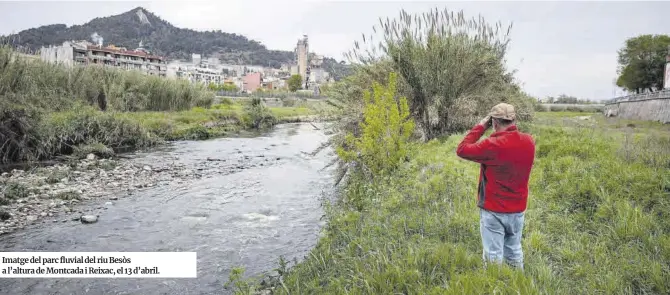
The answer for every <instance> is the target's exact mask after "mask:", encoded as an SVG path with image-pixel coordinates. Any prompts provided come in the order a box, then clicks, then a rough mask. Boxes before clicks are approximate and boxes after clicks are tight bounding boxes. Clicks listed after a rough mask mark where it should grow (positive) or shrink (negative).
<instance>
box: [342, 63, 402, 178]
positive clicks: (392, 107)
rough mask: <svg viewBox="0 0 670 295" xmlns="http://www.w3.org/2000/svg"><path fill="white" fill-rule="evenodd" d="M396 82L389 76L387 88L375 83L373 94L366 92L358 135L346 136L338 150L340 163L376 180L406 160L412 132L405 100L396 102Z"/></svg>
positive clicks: (392, 74) (393, 76) (400, 99)
mask: <svg viewBox="0 0 670 295" xmlns="http://www.w3.org/2000/svg"><path fill="white" fill-rule="evenodd" d="M396 81H397V76H396V74H395V73H391V74H390V75H389V83H388V85H385V86H382V85H380V84H378V83H374V85H373V91H372V93H370V92H369V91H366V92H365V95H364V100H365V106H364V108H363V117H364V121H363V122H362V123H361V126H360V128H361V135H360V137H356V136H354V135H353V134H348V135H347V138H346V140H345V143H344V147H342V146H341V147H338V149H337V151H338V156H339V157H341V158H342V160H344V161H346V162H356V164H360V165H362V167H364V168H365V169H367V170H369V172H370V174H371V175H375V176H377V175H384V174H385V173H387V172H390V171H392V170H394V169H395V168H397V167H398V165H400V163H402V162H404V161H405V160H406V157H407V156H408V141H409V137H410V136H411V135H412V132H413V131H414V122H413V121H412V120H411V119H410V118H409V116H410V115H409V107H408V106H407V99H406V98H405V97H400V98H398V99H396V98H395V96H396ZM345 148H346V149H345Z"/></svg>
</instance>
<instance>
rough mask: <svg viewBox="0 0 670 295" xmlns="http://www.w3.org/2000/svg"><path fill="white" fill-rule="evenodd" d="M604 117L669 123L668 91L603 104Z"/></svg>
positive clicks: (631, 96)
mask: <svg viewBox="0 0 670 295" xmlns="http://www.w3.org/2000/svg"><path fill="white" fill-rule="evenodd" d="M604 113H605V116H608V117H619V118H624V119H632V120H645V121H658V122H661V123H670V90H663V91H658V92H654V93H644V94H636V95H629V96H624V97H620V98H616V99H614V101H613V102H610V103H607V104H605V108H604Z"/></svg>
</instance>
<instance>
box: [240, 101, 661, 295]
mask: <svg viewBox="0 0 670 295" xmlns="http://www.w3.org/2000/svg"><path fill="white" fill-rule="evenodd" d="M545 114H546V115H554V114H556V113H541V114H538V115H537V116H538V117H539V118H536V120H535V122H533V123H524V124H522V125H521V126H520V128H521V129H522V130H523V131H525V132H529V133H530V134H532V135H533V136H534V138H535V139H536V142H537V148H538V149H537V155H536V163H535V166H534V168H533V172H532V174H531V183H530V196H529V208H528V210H527V213H526V226H525V229H524V233H523V234H524V238H523V241H522V244H523V249H524V254H525V264H526V267H525V272H520V271H517V270H514V269H511V268H508V267H507V266H503V267H501V268H495V267H489V268H484V267H483V264H482V261H481V237H480V234H479V216H478V208H477V207H476V187H477V183H476V181H477V177H478V173H479V167H478V165H476V164H473V163H471V162H467V161H465V160H461V159H459V158H458V157H457V156H456V155H455V148H456V146H457V144H458V143H459V141H460V140H461V139H462V137H463V134H456V135H452V136H449V137H446V138H440V139H435V140H432V141H430V142H428V143H426V144H417V145H415V148H414V152H413V154H412V160H411V161H410V162H409V163H407V164H406V165H404V166H403V167H402V168H401V169H400V170H398V171H396V173H394V174H393V175H392V176H391V177H389V178H386V179H377V180H375V181H374V182H370V181H369V180H368V179H366V180H364V181H361V180H360V179H359V180H356V179H354V180H352V181H350V182H349V185H348V186H347V187H346V189H345V191H344V195H343V196H342V199H341V200H340V201H338V202H336V203H333V204H329V205H328V206H327V215H328V224H327V225H326V227H325V229H324V235H323V237H322V238H321V239H320V240H319V242H318V245H317V246H316V248H315V249H313V250H312V251H311V253H310V254H309V255H308V256H307V257H306V259H305V260H304V261H303V262H301V263H299V264H298V265H295V266H293V267H292V268H291V269H290V270H289V271H288V272H287V273H286V272H285V273H284V274H283V275H282V277H281V279H280V280H278V283H277V287H276V288H275V290H274V291H275V293H276V294H293V293H295V294H668V293H670V284H668V282H670V214H669V213H668V212H670V136H669V135H668V134H670V132H667V131H670V129H668V128H670V127H667V126H662V125H660V124H638V126H636V127H634V128H632V127H626V125H624V127H621V128H620V127H618V125H619V123H617V121H614V120H607V119H605V118H598V119H597V120H595V121H583V120H580V119H578V118H576V117H575V116H570V117H566V118H559V117H557V116H545ZM575 115H577V114H575ZM626 138H629V140H626ZM354 198H355V199H357V200H364V202H365V203H364V205H363V208H364V209H363V210H360V209H359V208H355V207H353V206H352V205H350V204H349V203H348V200H351V199H354ZM357 206H360V205H359V204H357ZM247 290H249V288H246V289H244V290H238V293H245V292H246V291H247Z"/></svg>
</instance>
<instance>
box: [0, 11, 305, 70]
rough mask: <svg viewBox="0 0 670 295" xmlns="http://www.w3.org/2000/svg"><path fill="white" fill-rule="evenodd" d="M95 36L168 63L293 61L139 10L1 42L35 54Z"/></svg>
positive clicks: (286, 54)
mask: <svg viewBox="0 0 670 295" xmlns="http://www.w3.org/2000/svg"><path fill="white" fill-rule="evenodd" d="M94 33H97V34H98V35H100V36H101V37H102V38H103V42H104V44H114V45H116V46H121V47H127V48H132V49H134V48H137V47H138V46H139V44H140V42H142V45H143V47H144V48H146V49H149V50H151V51H153V52H155V53H157V54H160V55H164V56H167V57H168V58H171V59H189V58H190V55H191V53H201V54H204V55H206V56H219V57H220V58H221V60H222V61H224V62H230V63H244V64H254V65H262V66H272V67H276V68H278V67H279V66H280V65H281V63H285V62H289V61H292V60H293V59H294V53H293V52H292V51H280V50H268V49H267V48H266V47H265V46H264V45H262V44H260V43H259V42H257V41H254V40H249V39H247V38H246V37H244V36H242V35H237V34H231V33H225V32H221V31H220V30H217V31H207V32H199V31H195V30H190V29H182V28H177V27H175V26H173V25H172V24H170V23H169V22H167V21H165V20H163V19H161V18H160V17H158V16H156V15H154V14H153V13H151V12H149V11H147V10H146V9H144V8H142V7H138V8H135V9H133V10H131V11H128V12H125V13H123V14H119V15H114V16H108V17H100V18H95V19H93V20H91V21H89V22H88V23H86V24H83V25H73V26H71V27H67V26H66V25H64V24H55V25H46V26H41V27H39V28H33V29H28V30H24V31H21V32H19V33H17V34H14V35H10V36H5V37H3V38H4V39H5V40H4V42H9V43H12V44H13V45H14V46H21V47H23V48H30V49H31V50H33V51H35V50H38V49H39V48H41V47H42V46H48V45H59V44H62V43H63V42H64V41H68V40H89V41H92V40H91V36H92V35H93V34H94Z"/></svg>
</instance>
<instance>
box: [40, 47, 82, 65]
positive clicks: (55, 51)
mask: <svg viewBox="0 0 670 295" xmlns="http://www.w3.org/2000/svg"><path fill="white" fill-rule="evenodd" d="M40 58H41V59H42V60H43V61H46V62H49V63H56V64H63V65H66V66H72V65H73V64H74V62H73V60H74V51H73V48H72V46H70V45H69V44H68V43H67V42H66V43H65V44H63V46H52V47H42V50H41V51H40Z"/></svg>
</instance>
